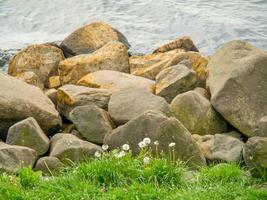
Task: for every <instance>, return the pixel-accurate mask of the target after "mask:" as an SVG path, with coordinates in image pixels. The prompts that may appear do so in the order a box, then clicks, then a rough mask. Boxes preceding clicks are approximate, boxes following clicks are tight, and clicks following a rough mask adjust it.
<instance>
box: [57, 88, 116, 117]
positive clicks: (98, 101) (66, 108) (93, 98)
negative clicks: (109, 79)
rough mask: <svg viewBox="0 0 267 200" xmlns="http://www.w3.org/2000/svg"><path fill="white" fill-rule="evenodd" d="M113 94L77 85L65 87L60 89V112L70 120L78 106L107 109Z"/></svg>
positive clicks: (58, 100) (58, 106) (58, 94)
mask: <svg viewBox="0 0 267 200" xmlns="http://www.w3.org/2000/svg"><path fill="white" fill-rule="evenodd" d="M110 95H111V93H110V92H109V91H108V90H106V89H96V88H88V87H84V86H76V85H64V86H62V87H60V88H58V92H57V108H58V111H59V112H60V113H61V114H62V115H64V116H65V117H67V118H69V113H70V112H71V111H72V110H73V109H74V108H75V107H77V106H85V105H96V106H98V107H100V108H103V109H107V107H108V102H109V98H110Z"/></svg>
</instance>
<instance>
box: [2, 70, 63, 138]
mask: <svg viewBox="0 0 267 200" xmlns="http://www.w3.org/2000/svg"><path fill="white" fill-rule="evenodd" d="M0 85H1V92H0V137H1V136H2V137H3V136H4V135H5V133H7V129H8V128H9V127H10V126H11V125H12V124H14V123H16V122H18V121H21V120H23V119H25V118H27V117H34V118H35V119H36V120H37V122H38V124H39V125H40V126H41V128H42V129H43V130H44V131H49V130H51V131H52V130H53V129H55V128H57V127H58V125H60V124H61V118H60V115H59V113H58V112H57V110H56V109H55V106H54V104H53V103H52V102H51V101H50V99H48V97H46V96H45V95H44V94H43V92H42V91H41V90H40V89H39V88H37V87H34V86H31V85H29V84H27V83H24V82H22V81H19V80H17V79H15V78H13V77H10V76H8V75H4V74H1V73H0Z"/></svg>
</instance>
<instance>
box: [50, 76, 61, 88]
mask: <svg viewBox="0 0 267 200" xmlns="http://www.w3.org/2000/svg"><path fill="white" fill-rule="evenodd" d="M60 85H61V83H60V77H59V76H51V77H49V81H48V87H49V88H57V87H59V86H60Z"/></svg>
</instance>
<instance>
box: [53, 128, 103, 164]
mask: <svg viewBox="0 0 267 200" xmlns="http://www.w3.org/2000/svg"><path fill="white" fill-rule="evenodd" d="M96 151H100V152H101V151H102V149H101V147H99V146H97V145H95V144H93V143H90V142H86V141H83V140H81V139H79V138H77V137H76V136H74V135H72V134H67V133H58V134H56V135H54V136H53V137H52V138H51V148H50V155H49V156H53V157H57V158H58V159H59V160H60V161H61V162H63V163H64V164H72V162H74V163H79V162H81V161H85V160H87V159H88V158H90V157H92V156H94V154H95V152H96Z"/></svg>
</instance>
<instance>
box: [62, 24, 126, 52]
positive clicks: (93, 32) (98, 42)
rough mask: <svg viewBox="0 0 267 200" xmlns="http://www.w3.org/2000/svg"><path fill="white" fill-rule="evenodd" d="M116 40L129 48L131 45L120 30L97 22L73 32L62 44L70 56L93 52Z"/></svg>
mask: <svg viewBox="0 0 267 200" xmlns="http://www.w3.org/2000/svg"><path fill="white" fill-rule="evenodd" d="M114 40H115V41H119V42H122V43H123V44H124V45H125V46H126V47H127V48H129V47H130V44H129V43H128V41H127V39H126V37H125V36H124V35H123V34H122V33H120V32H119V31H118V30H116V29H114V28H113V27H111V26H110V25H108V24H106V23H103V22H95V23H91V24H88V25H85V26H83V27H81V28H79V29H77V30H76V31H74V32H73V33H71V34H70V35H69V36H68V37H67V38H65V39H64V40H63V42H62V43H61V45H60V46H61V48H62V49H63V51H64V54H65V55H66V56H67V57H69V56H75V55H79V54H88V53H92V52H94V51H96V50H97V49H99V48H101V47H103V46H104V45H105V44H107V43H108V42H110V41H114Z"/></svg>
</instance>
